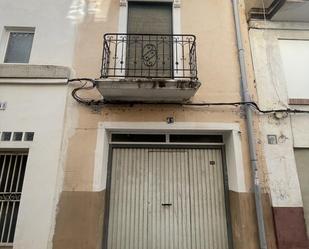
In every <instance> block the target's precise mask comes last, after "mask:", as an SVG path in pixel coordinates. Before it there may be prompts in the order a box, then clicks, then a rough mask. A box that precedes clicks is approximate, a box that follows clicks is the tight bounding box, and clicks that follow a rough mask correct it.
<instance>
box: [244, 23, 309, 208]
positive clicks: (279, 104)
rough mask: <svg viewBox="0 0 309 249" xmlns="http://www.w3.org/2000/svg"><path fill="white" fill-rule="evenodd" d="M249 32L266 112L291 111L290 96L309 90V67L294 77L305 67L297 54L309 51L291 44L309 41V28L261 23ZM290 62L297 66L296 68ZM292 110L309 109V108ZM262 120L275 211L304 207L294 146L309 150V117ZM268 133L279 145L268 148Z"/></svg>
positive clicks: (257, 83)
mask: <svg viewBox="0 0 309 249" xmlns="http://www.w3.org/2000/svg"><path fill="white" fill-rule="evenodd" d="M249 34H250V42H251V48H252V56H253V64H254V69H255V77H256V85H257V91H258V99H259V105H260V106H261V108H262V109H277V108H287V107H289V106H288V99H289V97H293V98H296V95H297V94H302V96H303V97H306V96H307V93H308V87H307V88H306V90H305V87H302V89H299V87H300V85H302V84H303V83H304V81H302V80H304V79H303V76H304V74H306V73H307V72H308V67H307V70H306V73H304V74H303V75H302V76H300V75H298V76H297V77H299V79H297V78H296V77H295V79H294V78H293V79H292V77H293V76H291V75H292V74H293V73H294V72H293V68H294V69H295V68H297V70H298V71H302V69H303V67H302V65H299V63H303V62H304V61H303V60H305V59H301V58H298V57H297V56H299V55H300V54H301V53H303V54H305V53H306V51H304V49H305V50H306V49H307V48H306V46H307V45H306V43H303V44H302V48H301V47H300V48H296V49H295V50H294V48H292V49H291V43H290V42H289V40H291V39H294V40H295V39H297V40H308V39H309V24H304V23H302V24H297V23H291V24H289V23H275V22H264V21H256V22H252V23H251V29H250V31H249ZM291 50H293V51H291ZM294 52H295V53H296V54H297V55H296V57H295V54H293V53H294ZM291 53H292V54H291ZM292 57H293V58H292ZM287 60H288V61H290V62H292V63H297V64H295V65H291V64H290V62H287ZM286 70H288V71H286ZM298 73H299V72H298ZM292 80H293V82H292ZM295 80H298V81H297V82H296V81H295ZM288 82H289V83H288ZM304 92H305V93H304ZM308 96H309V95H308ZM299 97H301V96H298V98H299ZM290 108H298V109H309V108H308V106H291V107H290ZM260 120H261V129H262V130H261V134H262V142H263V145H264V154H265V159H266V164H267V169H268V172H267V176H268V182H269V185H270V191H271V197H272V204H273V206H276V207H298V206H302V205H303V203H302V196H301V191H300V186H299V180H298V175H297V169H296V163H295V157H294V150H293V148H294V147H297V146H304V147H309V132H308V123H309V115H307V114H305V115H293V114H290V115H289V116H288V117H286V118H283V119H276V118H274V116H273V115H261V118H260ZM267 135H277V138H278V144H276V145H270V144H268V141H267Z"/></svg>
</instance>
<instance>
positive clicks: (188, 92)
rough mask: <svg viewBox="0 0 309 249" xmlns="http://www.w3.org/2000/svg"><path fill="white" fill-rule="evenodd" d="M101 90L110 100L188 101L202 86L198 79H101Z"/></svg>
mask: <svg viewBox="0 0 309 249" xmlns="http://www.w3.org/2000/svg"><path fill="white" fill-rule="evenodd" d="M96 85H97V88H98V90H99V92H100V93H101V94H102V96H103V98H104V100H105V101H108V102H122V101H123V102H135V101H136V102H149V103H183V102H187V101H188V100H189V99H190V98H191V97H192V96H194V95H195V93H196V91H197V90H198V88H199V87H200V85H201V84H200V82H198V81H197V80H194V81H190V80H189V81H188V80H180V79H176V80H175V79H132V78H129V79H128V78H123V79H110V78H107V79H99V80H96Z"/></svg>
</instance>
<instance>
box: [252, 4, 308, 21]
mask: <svg viewBox="0 0 309 249" xmlns="http://www.w3.org/2000/svg"><path fill="white" fill-rule="evenodd" d="M246 9H247V10H248V11H249V17H250V18H253V19H264V18H266V19H269V20H272V21H285V22H309V14H308V13H309V0H297V1H296V0H265V1H264V4H263V1H256V0H246Z"/></svg>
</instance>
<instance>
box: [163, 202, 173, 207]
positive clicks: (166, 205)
mask: <svg viewBox="0 0 309 249" xmlns="http://www.w3.org/2000/svg"><path fill="white" fill-rule="evenodd" d="M161 205H162V206H163V207H169V206H172V203H162V204H161Z"/></svg>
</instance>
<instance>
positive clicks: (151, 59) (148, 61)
mask: <svg viewBox="0 0 309 249" xmlns="http://www.w3.org/2000/svg"><path fill="white" fill-rule="evenodd" d="M157 60H158V49H157V47H156V46H155V45H154V44H150V43H148V44H146V45H145V46H144V47H143V63H144V65H145V66H147V67H153V66H154V65H155V64H156V63H157Z"/></svg>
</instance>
